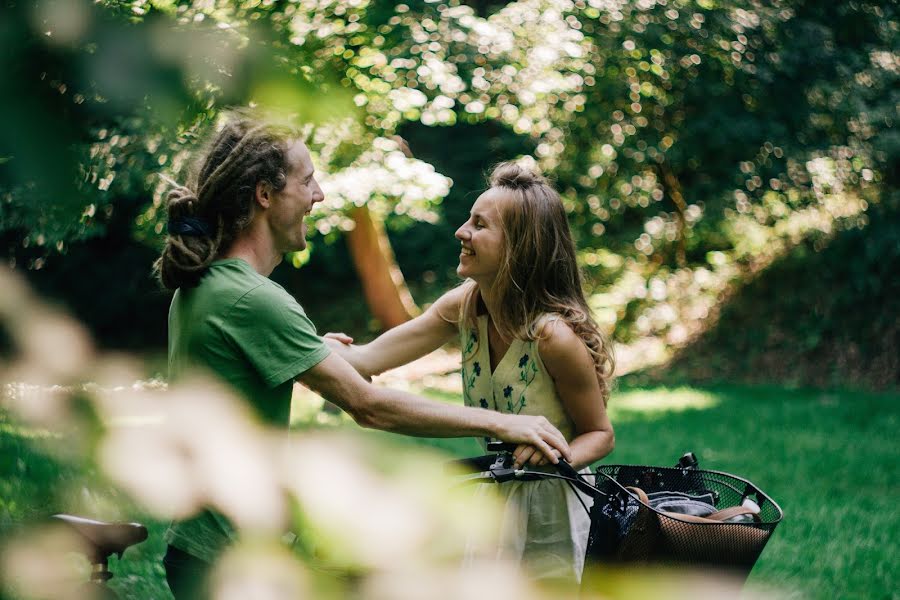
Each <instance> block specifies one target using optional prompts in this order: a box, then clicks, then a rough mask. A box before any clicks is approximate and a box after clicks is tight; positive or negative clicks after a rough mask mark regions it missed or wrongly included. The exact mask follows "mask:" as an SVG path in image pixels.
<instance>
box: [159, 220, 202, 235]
mask: <svg viewBox="0 0 900 600" xmlns="http://www.w3.org/2000/svg"><path fill="white" fill-rule="evenodd" d="M166 229H167V231H168V232H169V235H190V236H196V237H203V236H206V237H212V231H211V229H212V228H211V227H210V226H209V223H207V222H206V221H204V220H202V219H198V218H196V217H177V218H175V219H169V224H168V226H167V228H166Z"/></svg>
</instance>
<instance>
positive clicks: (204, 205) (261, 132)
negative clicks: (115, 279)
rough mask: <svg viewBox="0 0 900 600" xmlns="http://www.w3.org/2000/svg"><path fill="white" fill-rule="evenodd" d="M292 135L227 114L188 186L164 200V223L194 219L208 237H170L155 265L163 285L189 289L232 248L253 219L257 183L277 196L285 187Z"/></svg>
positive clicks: (248, 116) (254, 118) (279, 127)
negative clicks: (266, 187) (264, 184)
mask: <svg viewBox="0 0 900 600" xmlns="http://www.w3.org/2000/svg"><path fill="white" fill-rule="evenodd" d="M296 137H297V134H296V132H295V131H293V130H292V129H290V128H288V127H286V126H284V125H279V124H274V123H270V122H267V121H265V120H264V119H263V118H262V117H260V116H257V115H254V114H253V113H251V112H248V111H233V112H230V113H228V115H227V117H226V121H225V125H224V126H223V127H222V128H221V129H220V130H219V131H217V132H216V133H215V134H214V135H213V136H212V138H211V139H210V141H209V142H208V143H207V145H206V148H205V151H204V152H203V153H202V154H201V156H202V158H201V159H200V161H199V170H197V172H196V175H195V176H194V177H192V181H191V182H190V183H188V185H185V186H182V185H177V184H176V185H175V187H174V188H173V189H172V190H171V191H170V192H169V194H168V196H167V199H166V209H167V213H168V220H169V221H170V222H171V221H173V220H180V219H184V218H191V219H198V220H199V221H200V222H201V223H203V224H204V226H205V229H206V230H207V234H206V235H198V234H197V232H194V233H192V234H178V233H169V235H168V236H167V237H166V245H165V248H164V249H163V251H162V255H161V256H160V257H159V259H158V260H157V261H156V263H155V264H154V270H155V271H156V272H157V273H158V275H159V279H160V281H161V282H162V284H163V285H164V286H165V287H166V288H168V289H170V290H175V289H178V288H180V287H193V286H196V285H197V284H198V283H199V282H200V278H201V277H202V276H203V274H204V273H205V272H206V270H207V269H208V268H209V265H210V263H212V262H213V261H214V260H216V258H218V257H219V256H220V255H221V254H222V253H223V252H225V251H227V250H228V248H230V247H231V245H232V243H234V240H235V239H236V238H237V236H238V234H239V233H240V232H241V231H242V230H243V229H244V228H245V227H247V225H249V223H250V221H251V220H252V219H253V210H254V208H253V207H254V196H255V194H256V186H257V184H258V183H259V182H265V183H268V184H269V185H270V186H271V187H272V189H273V190H275V191H281V190H283V189H284V187H285V185H286V184H287V164H286V155H287V149H288V144H289V142H290V140H292V139H294V138H296Z"/></svg>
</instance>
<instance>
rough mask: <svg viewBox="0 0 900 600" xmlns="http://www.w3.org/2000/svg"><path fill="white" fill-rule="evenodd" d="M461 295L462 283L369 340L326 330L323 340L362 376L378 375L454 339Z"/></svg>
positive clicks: (462, 295) (463, 290)
mask: <svg viewBox="0 0 900 600" xmlns="http://www.w3.org/2000/svg"><path fill="white" fill-rule="evenodd" d="M464 295H465V289H464V288H463V287H457V288H454V289H452V290H450V291H449V292H447V293H446V294H444V295H443V296H441V297H440V298H438V300H437V301H436V302H435V303H434V304H432V305H431V306H430V307H429V308H428V310H426V311H425V312H424V313H422V314H421V315H419V316H418V317H416V318H415V319H412V320H411V321H407V322H406V323H403V324H402V325H398V326H397V327H394V328H393V329H389V330H388V331H386V332H384V333H383V334H381V335H380V336H378V337H377V338H375V339H374V340H372V341H371V342H369V343H368V344H363V345H359V346H356V345H352V344H349V343H347V342H348V341H352V340H350V338H348V337H347V336H344V335H343V334H334V333H327V334H325V336H324V337H325V341H326V343H327V344H328V346H329V347H330V348H331V349H332V350H333V351H335V352H337V353H338V354H339V355H341V357H342V358H343V359H344V360H346V361H347V362H348V363H350V364H351V365H353V367H354V368H355V369H356V370H357V371H358V372H359V373H360V374H361V375H362V376H364V377H371V376H373V375H378V374H379V373H383V372H384V371H387V370H388V369H393V368H395V367H399V366H401V365H405V364H407V363H409V362H412V361H413V360H415V359H417V358H419V357H422V356H425V355H426V354H428V353H429V352H432V351H434V350H437V349H438V348H440V347H441V346H443V345H444V344H445V343H447V342H449V341H450V340H451V339H453V337H454V336H455V335H457V324H456V321H457V319H458V318H459V307H460V302H462V299H463V297H464ZM342 336H343V337H342Z"/></svg>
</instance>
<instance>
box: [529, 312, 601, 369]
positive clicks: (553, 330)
mask: <svg viewBox="0 0 900 600" xmlns="http://www.w3.org/2000/svg"><path fill="white" fill-rule="evenodd" d="M537 333H538V337H537V340H538V351H539V352H540V353H541V358H542V359H543V360H544V362H550V363H558V364H562V363H565V362H567V361H577V360H579V359H580V358H582V355H585V354H588V351H587V347H586V346H585V345H584V341H583V340H582V339H581V338H580V337H578V334H577V333H575V330H574V329H573V328H572V326H571V325H570V324H569V323H567V322H566V320H565V319H563V318H562V316H561V315H557V314H547V315H544V316H542V317H541V319H540V321H539V322H538V331H537Z"/></svg>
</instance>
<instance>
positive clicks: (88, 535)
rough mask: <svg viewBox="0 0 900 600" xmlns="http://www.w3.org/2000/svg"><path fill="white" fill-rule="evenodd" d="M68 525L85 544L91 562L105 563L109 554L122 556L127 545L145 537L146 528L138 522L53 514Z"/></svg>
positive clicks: (136, 542)
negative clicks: (108, 520)
mask: <svg viewBox="0 0 900 600" xmlns="http://www.w3.org/2000/svg"><path fill="white" fill-rule="evenodd" d="M53 518H54V519H56V520H58V521H62V522H63V523H65V524H66V525H68V526H69V527H70V528H71V529H72V530H73V531H74V532H75V533H77V534H78V535H79V536H80V537H81V539H82V540H84V542H85V543H86V544H87V546H88V551H89V558H90V559H91V562H92V563H94V564H96V563H105V562H106V561H107V559H108V558H109V556H110V554H116V555H118V557H119V558H122V553H123V552H125V549H126V548H128V547H129V546H134V545H135V544H139V543H141V542H143V541H144V540H146V539H147V528H146V527H144V526H143V525H141V524H140V523H106V522H104V521H94V520H91V519H85V518H84V517H76V516H74V515H53Z"/></svg>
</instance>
